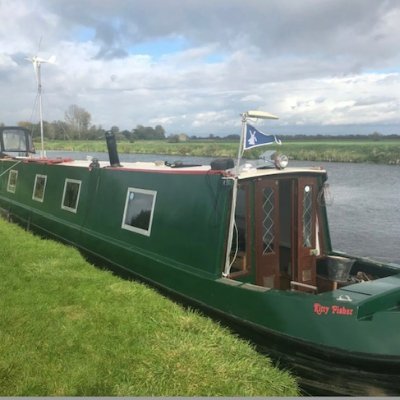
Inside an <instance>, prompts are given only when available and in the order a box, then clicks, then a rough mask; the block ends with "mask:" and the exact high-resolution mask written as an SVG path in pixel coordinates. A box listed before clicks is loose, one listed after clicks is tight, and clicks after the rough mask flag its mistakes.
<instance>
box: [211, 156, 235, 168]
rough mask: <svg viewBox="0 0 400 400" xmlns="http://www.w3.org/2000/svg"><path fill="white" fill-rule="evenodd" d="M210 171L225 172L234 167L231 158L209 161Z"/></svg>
mask: <svg viewBox="0 0 400 400" xmlns="http://www.w3.org/2000/svg"><path fill="white" fill-rule="evenodd" d="M210 165H211V169H213V170H219V171H220V170H225V169H231V168H233V167H234V166H235V163H234V162H233V160H232V158H217V159H215V160H212V161H211V164H210Z"/></svg>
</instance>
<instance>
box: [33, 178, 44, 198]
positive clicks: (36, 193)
mask: <svg viewBox="0 0 400 400" xmlns="http://www.w3.org/2000/svg"><path fill="white" fill-rule="evenodd" d="M46 183H47V176H46V175H40V174H36V177H35V184H34V186H33V193H32V200H35V201H39V202H41V203H43V200H44V193H45V191H46Z"/></svg>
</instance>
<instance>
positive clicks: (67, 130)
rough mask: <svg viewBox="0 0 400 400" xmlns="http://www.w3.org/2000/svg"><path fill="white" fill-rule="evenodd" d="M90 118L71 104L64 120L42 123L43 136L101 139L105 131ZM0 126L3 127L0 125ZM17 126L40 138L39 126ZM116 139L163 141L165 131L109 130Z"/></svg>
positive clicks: (145, 128)
mask: <svg viewBox="0 0 400 400" xmlns="http://www.w3.org/2000/svg"><path fill="white" fill-rule="evenodd" d="M91 120H92V116H91V115H90V113H89V112H88V111H86V110H85V109H84V108H82V107H79V106H77V105H75V104H72V105H70V106H69V107H68V109H67V111H65V114H64V120H57V121H52V122H48V121H43V134H44V137H45V138H46V139H50V140H98V139H103V138H104V135H105V133H106V130H105V129H103V127H102V126H101V125H92V124H91ZM0 126H4V124H3V123H0ZM18 126H21V127H24V128H27V129H29V130H30V131H31V132H32V134H33V137H34V138H35V137H39V136H40V124H39V122H38V123H32V122H28V121H20V122H19V123H18ZM110 130H111V131H112V132H113V133H114V134H115V135H116V137H117V138H118V139H123V140H129V141H134V140H165V139H166V137H165V129H164V128H163V127H162V126H161V125H157V126H155V127H154V128H153V127H150V126H143V125H137V126H136V128H133V129H131V130H120V129H119V128H118V126H112V127H111V129H110Z"/></svg>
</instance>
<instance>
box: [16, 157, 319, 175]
mask: <svg viewBox="0 0 400 400" xmlns="http://www.w3.org/2000/svg"><path fill="white" fill-rule="evenodd" d="M21 159H22V160H23V161H25V162H37V163H43V164H56V165H65V166H71V167H80V168H91V167H93V164H92V160H90V159H89V160H72V159H62V158H56V159H39V158H21ZM97 167H99V168H110V169H113V170H121V171H148V172H159V173H175V174H207V173H215V174H220V173H221V170H215V169H212V167H211V166H210V165H193V164H184V163H166V162H164V161H153V162H141V161H139V162H122V163H121V166H118V167H111V166H110V163H109V161H98V165H97ZM222 171H223V174H224V175H225V176H227V177H230V176H231V177H233V176H235V172H236V171H235V168H232V169H226V170H222ZM302 173H313V174H326V170H325V169H323V168H322V167H304V168H291V167H289V168H285V169H281V170H279V169H276V168H256V167H248V168H241V171H240V173H239V179H240V180H244V179H251V178H256V177H261V176H272V175H288V174H291V175H293V174H302Z"/></svg>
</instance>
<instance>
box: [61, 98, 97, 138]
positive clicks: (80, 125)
mask: <svg viewBox="0 0 400 400" xmlns="http://www.w3.org/2000/svg"><path fill="white" fill-rule="evenodd" d="M91 119H92V116H91V115H90V113H89V112H88V111H86V110H85V109H84V108H81V107H78V106H77V105H76V104H71V105H70V106H69V107H68V110H67V111H66V112H65V121H66V122H67V124H68V125H69V131H70V136H71V137H72V138H74V137H76V136H77V137H78V139H81V138H82V135H85V134H86V133H87V131H88V129H89V126H90V120H91Z"/></svg>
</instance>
